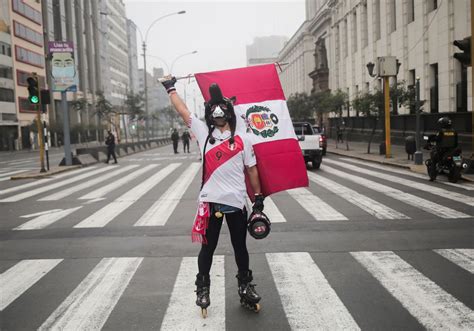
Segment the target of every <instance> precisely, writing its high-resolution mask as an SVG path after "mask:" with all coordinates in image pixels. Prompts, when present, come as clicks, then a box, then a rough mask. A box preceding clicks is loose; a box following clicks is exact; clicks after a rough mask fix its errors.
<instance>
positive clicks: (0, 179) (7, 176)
mask: <svg viewBox="0 0 474 331" xmlns="http://www.w3.org/2000/svg"><path fill="white" fill-rule="evenodd" d="M26 171H28V170H27V169H26V170H23V169H21V170H16V171H10V172H6V173H2V174H0V176H1V177H0V182H4V181H6V180H10V177H11V175H14V174H17V173H19V172H26Z"/></svg>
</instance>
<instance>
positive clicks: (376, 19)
mask: <svg viewBox="0 0 474 331" xmlns="http://www.w3.org/2000/svg"><path fill="white" fill-rule="evenodd" d="M372 17H373V19H374V25H375V26H374V33H375V40H379V39H380V0H374V7H373V11H372Z"/></svg>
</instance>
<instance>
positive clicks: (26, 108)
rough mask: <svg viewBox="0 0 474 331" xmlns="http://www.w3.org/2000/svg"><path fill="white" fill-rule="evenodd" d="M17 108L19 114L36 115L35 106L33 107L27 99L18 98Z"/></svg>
mask: <svg viewBox="0 0 474 331" xmlns="http://www.w3.org/2000/svg"><path fill="white" fill-rule="evenodd" d="M18 106H19V108H20V113H36V111H37V106H36V105H33V104H32V103H31V102H30V101H29V100H28V98H22V97H18Z"/></svg>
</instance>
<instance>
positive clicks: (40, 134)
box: [33, 72, 46, 172]
mask: <svg viewBox="0 0 474 331" xmlns="http://www.w3.org/2000/svg"><path fill="white" fill-rule="evenodd" d="M33 79H34V80H35V83H36V94H37V98H38V102H37V104H36V107H37V111H36V128H37V129H38V144H39V146H40V166H41V169H40V172H46V169H45V168H44V139H43V128H42V125H41V92H40V86H39V81H38V75H37V74H36V73H35V72H34V73H33Z"/></svg>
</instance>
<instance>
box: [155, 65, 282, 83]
mask: <svg viewBox="0 0 474 331" xmlns="http://www.w3.org/2000/svg"><path fill="white" fill-rule="evenodd" d="M274 65H275V66H277V67H278V68H279V69H280V72H281V71H282V69H281V67H282V66H287V65H290V64H289V63H288V62H275V63H274ZM191 78H194V74H189V75H186V76H180V77H176V80H182V79H191ZM165 80H166V79H165V78H164V77H161V78H158V79H157V81H158V83H161V82H164V81H165Z"/></svg>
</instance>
